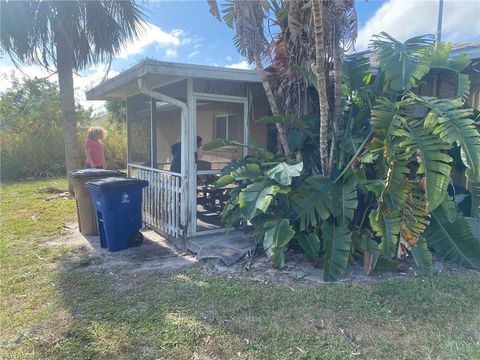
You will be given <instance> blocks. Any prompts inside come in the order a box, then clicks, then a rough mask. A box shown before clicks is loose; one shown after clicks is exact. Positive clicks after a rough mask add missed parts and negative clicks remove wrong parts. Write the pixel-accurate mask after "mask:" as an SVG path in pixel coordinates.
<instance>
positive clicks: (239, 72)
mask: <svg viewBox="0 0 480 360" xmlns="http://www.w3.org/2000/svg"><path fill="white" fill-rule="evenodd" d="M140 78H145V79H146V81H148V83H149V84H150V85H151V86H152V87H160V86H162V85H166V84H170V83H172V82H175V81H179V80H182V79H187V78H193V79H209V80H225V81H232V82H254V83H259V82H261V81H260V77H259V75H258V73H257V72H256V71H253V70H243V69H232V68H224V67H217V66H206V65H193V64H181V63H173V62H166V61H157V60H144V61H142V62H140V63H139V64H137V65H135V66H133V67H131V68H130V69H128V70H125V71H123V72H122V73H120V74H118V75H117V76H115V77H113V78H111V79H108V80H106V81H104V82H102V83H101V84H100V85H97V86H95V87H94V88H92V89H90V90H88V91H87V92H86V96H87V100H112V99H125V98H127V97H129V96H132V95H136V94H138V93H140V91H139V90H138V87H137V79H140Z"/></svg>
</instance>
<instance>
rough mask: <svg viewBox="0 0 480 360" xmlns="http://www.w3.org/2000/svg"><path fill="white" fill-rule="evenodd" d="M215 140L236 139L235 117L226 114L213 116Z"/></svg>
mask: <svg viewBox="0 0 480 360" xmlns="http://www.w3.org/2000/svg"><path fill="white" fill-rule="evenodd" d="M215 138H222V139H225V140H236V139H237V115H235V114H226V115H218V116H215Z"/></svg>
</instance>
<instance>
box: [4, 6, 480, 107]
mask: <svg viewBox="0 0 480 360" xmlns="http://www.w3.org/2000/svg"><path fill="white" fill-rule="evenodd" d="M144 6H145V7H146V10H147V17H148V18H147V19H146V26H145V30H144V31H143V34H142V36H141V37H140V38H138V39H135V40H133V41H130V42H129V43H128V44H127V45H126V46H125V48H124V49H122V51H121V52H120V53H119V54H118V56H117V57H116V59H115V60H114V61H113V63H112V65H111V68H110V71H109V72H108V74H107V77H108V78H110V77H113V76H115V75H117V74H119V73H120V72H122V71H124V70H126V69H128V68H130V67H132V66H133V65H135V64H136V63H138V62H139V61H141V60H142V59H144V58H146V57H148V58H153V59H156V60H163V61H173V62H181V63H191V64H200V65H212V66H226V67H234V68H243V69H246V68H248V64H247V63H246V61H245V60H244V59H243V58H242V57H241V56H240V55H239V54H238V53H237V52H236V50H235V48H234V46H233V43H232V30H231V29H229V28H228V27H227V26H226V25H225V23H223V22H219V21H217V20H216V19H214V18H213V17H212V16H211V14H210V13H209V11H208V5H207V1H206V0H185V1H184V0H176V1H149V2H148V3H145V5H144ZM355 7H356V10H357V15H358V22H359V31H358V38H357V42H356V49H357V50H359V51H360V50H365V49H367V48H368V44H369V41H370V39H371V37H372V35H373V34H377V33H379V32H381V31H386V32H388V33H389V34H391V35H393V36H394V37H395V38H397V39H399V40H402V41H403V40H406V39H408V38H409V37H412V36H416V35H421V34H426V33H431V34H435V33H436V29H437V16H438V0H384V1H380V0H377V1H374V0H357V1H356V5H355ZM442 39H443V40H445V41H451V42H453V43H458V42H465V41H480V0H445V2H444V15H443V31H442ZM21 70H22V72H23V74H26V75H27V76H29V77H32V78H33V77H35V76H37V77H45V76H48V75H49V74H48V72H46V71H45V70H44V69H42V68H39V67H35V66H23V67H22V69H21ZM105 70H106V68H105V66H104V65H97V66H93V67H90V68H89V69H86V70H84V71H82V72H81V73H80V74H76V75H75V76H74V84H75V96H76V99H77V101H78V102H79V103H80V104H82V105H83V106H87V107H92V108H93V109H94V111H101V109H102V106H103V104H102V102H92V101H86V100H85V90H87V89H89V88H91V87H93V86H95V85H97V84H99V83H100V82H101V81H102V79H104V78H105V74H106V72H105ZM12 71H13V72H14V73H15V75H16V76H17V77H19V78H21V77H22V76H24V75H23V74H22V72H20V71H19V70H18V69H16V68H15V66H14V65H13V63H12V62H11V61H10V59H8V56H5V55H4V56H2V57H1V59H0V92H3V91H5V90H6V89H7V88H8V87H10V86H11V82H10V74H11V73H12ZM51 79H52V80H56V75H52V76H51Z"/></svg>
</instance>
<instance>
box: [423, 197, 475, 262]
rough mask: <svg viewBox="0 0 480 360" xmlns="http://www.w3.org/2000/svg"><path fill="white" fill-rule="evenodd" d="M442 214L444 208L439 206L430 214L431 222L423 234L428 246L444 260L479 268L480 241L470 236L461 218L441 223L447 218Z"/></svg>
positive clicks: (465, 223)
mask: <svg viewBox="0 0 480 360" xmlns="http://www.w3.org/2000/svg"><path fill="white" fill-rule="evenodd" d="M446 201H448V202H453V201H452V200H451V199H447V200H446ZM444 212H445V207H443V206H440V207H438V208H437V209H436V210H435V211H434V212H433V213H432V222H431V223H430V226H429V227H428V228H427V230H426V231H425V234H424V236H425V239H427V241H428V244H429V245H430V246H432V247H433V248H434V249H435V251H436V252H437V253H438V254H439V255H440V256H441V257H442V258H444V259H445V260H449V261H452V262H455V263H457V264H460V265H464V266H468V267H480V239H478V238H476V237H475V236H474V235H473V234H472V231H471V229H470V226H469V224H468V222H467V221H466V220H465V219H464V218H463V217H462V216H457V217H456V218H455V220H454V221H453V222H448V221H442V220H445V219H446V218H447V217H449V215H448V214H444Z"/></svg>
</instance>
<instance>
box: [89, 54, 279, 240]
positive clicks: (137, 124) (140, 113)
mask: <svg viewBox="0 0 480 360" xmlns="http://www.w3.org/2000/svg"><path fill="white" fill-rule="evenodd" d="M155 64H156V65H158V67H157V69H156V70H157V72H162V71H163V72H171V71H172V69H171V65H169V67H168V68H165V63H161V62H155ZM178 65H179V66H180V68H181V69H180V70H182V67H183V73H188V72H189V70H190V68H189V67H191V66H188V65H182V64H178ZM192 66H193V67H198V68H199V69H198V70H199V71H195V74H196V76H181V75H182V74H179V75H171V74H164V75H161V74H158V73H157V72H155V71H154V74H148V71H147V73H145V72H140V73H143V74H142V75H141V76H140V75H139V76H137V77H134V76H130V77H129V79H130V80H129V81H128V82H127V83H126V84H125V85H123V91H122V88H115V87H113V86H112V87H111V90H110V93H111V94H112V93H113V95H115V97H118V94H121V93H122V94H123V93H127V94H126V96H124V98H126V100H127V143H128V154H127V162H128V172H129V175H130V176H134V177H138V178H140V179H145V180H148V181H149V183H150V185H149V186H148V187H147V188H146V189H145V190H144V199H143V219H144V222H145V224H146V225H147V226H149V227H151V228H153V229H155V230H156V231H158V232H160V233H161V234H163V235H166V236H168V237H174V238H180V237H186V238H190V237H194V236H197V235H206V234H212V233H215V232H221V231H223V228H222V222H221V218H220V213H221V211H222V209H223V206H224V204H225V202H226V201H227V199H228V193H229V191H230V190H231V188H228V187H227V188H224V189H215V188H214V187H213V183H214V182H215V181H216V179H218V177H219V176H220V175H219V174H220V171H221V170H222V169H223V168H224V167H225V166H226V165H228V164H229V163H230V161H232V160H238V159H241V158H242V157H244V156H246V155H247V154H248V149H247V148H241V147H233V146H232V147H224V148H221V149H216V150H209V151H207V150H204V149H203V148H202V147H201V145H204V144H206V143H209V142H211V141H212V140H214V139H217V138H222V139H227V140H235V141H238V142H241V143H245V142H247V141H248V139H252V140H254V141H255V142H257V143H258V144H262V145H264V146H265V147H267V148H269V149H271V150H275V147H276V132H275V129H274V128H271V127H270V126H267V125H264V124H258V123H256V120H257V119H259V118H260V117H262V116H265V115H268V113H269V106H268V102H267V99H266V97H265V95H264V92H263V88H262V85H261V83H260V82H259V80H258V77H257V75H256V73H254V72H251V71H247V70H236V69H222V68H213V69H214V70H215V71H214V72H211V71H210V70H212V67H204V66H194V65H192ZM149 70H150V72H151V69H149ZM200 70H203V71H204V72H205V70H209V71H208V75H205V74H204V72H202V71H200ZM175 71H176V72H178V71H179V70H178V69H175ZM128 72H129V71H128V70H127V73H128ZM122 74H123V73H122ZM122 74H120V75H119V76H117V78H118V77H121V75H122ZM130 75H132V74H130ZM200 75H203V76H207V78H205V77H200ZM211 77H214V78H213V79H212V78H211ZM219 77H220V78H219ZM229 77H233V78H234V79H233V80H232V79H228V78H229ZM242 78H243V79H244V80H242ZM115 79H116V78H114V79H112V80H115ZM93 90H95V89H93ZM115 92H116V93H115ZM105 98H106V97H105Z"/></svg>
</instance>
